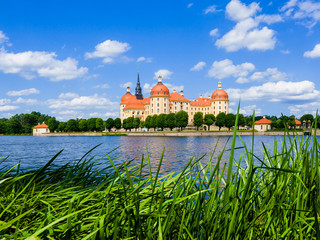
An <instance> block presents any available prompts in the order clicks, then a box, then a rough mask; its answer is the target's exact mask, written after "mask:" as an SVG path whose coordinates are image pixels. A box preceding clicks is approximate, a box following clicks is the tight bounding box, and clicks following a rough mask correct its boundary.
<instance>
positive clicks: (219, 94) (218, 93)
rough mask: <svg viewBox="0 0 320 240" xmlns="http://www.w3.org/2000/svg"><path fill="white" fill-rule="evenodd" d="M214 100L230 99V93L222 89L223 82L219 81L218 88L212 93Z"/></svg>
mask: <svg viewBox="0 0 320 240" xmlns="http://www.w3.org/2000/svg"><path fill="white" fill-rule="evenodd" d="M211 99H212V101H229V96H228V93H227V92H226V91H225V90H223V89H222V87H221V82H219V83H218V89H217V90H215V91H214V92H213V93H212V95H211Z"/></svg>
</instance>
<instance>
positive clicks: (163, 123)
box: [157, 113, 167, 131]
mask: <svg viewBox="0 0 320 240" xmlns="http://www.w3.org/2000/svg"><path fill="white" fill-rule="evenodd" d="M166 117H167V114H164V113H162V114H160V115H159V116H158V118H157V127H159V128H161V131H163V128H165V127H166V126H167V125H166Z"/></svg>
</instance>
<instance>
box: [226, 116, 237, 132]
mask: <svg viewBox="0 0 320 240" xmlns="http://www.w3.org/2000/svg"><path fill="white" fill-rule="evenodd" d="M235 122H236V115H234V114H233V113H228V114H227V115H226V122H225V126H226V127H227V128H228V129H229V131H230V129H231V127H234V124H235Z"/></svg>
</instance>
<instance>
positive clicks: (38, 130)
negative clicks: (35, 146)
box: [33, 122, 50, 136]
mask: <svg viewBox="0 0 320 240" xmlns="http://www.w3.org/2000/svg"><path fill="white" fill-rule="evenodd" d="M44 133H50V130H49V127H48V125H47V124H45V123H44V122H43V123H42V124H40V123H39V124H38V125H37V126H35V127H34V128H33V136H41V135H42V134H44Z"/></svg>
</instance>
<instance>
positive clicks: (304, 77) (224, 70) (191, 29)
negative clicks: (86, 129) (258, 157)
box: [0, 0, 320, 121]
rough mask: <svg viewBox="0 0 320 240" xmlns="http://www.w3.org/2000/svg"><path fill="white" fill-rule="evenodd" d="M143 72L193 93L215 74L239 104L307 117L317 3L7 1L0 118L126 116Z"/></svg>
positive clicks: (245, 109) (319, 70)
mask: <svg viewBox="0 0 320 240" xmlns="http://www.w3.org/2000/svg"><path fill="white" fill-rule="evenodd" d="M138 72H139V74H140V82H141V87H142V89H143V95H144V96H145V97H149V96H150V90H151V88H152V86H153V85H155V84H156V83H157V79H156V77H157V76H158V75H159V74H161V75H162V77H163V83H164V84H165V85H167V86H168V87H169V89H170V91H173V90H174V89H175V90H177V91H180V90H184V96H185V97H187V98H188V99H190V100H192V99H196V98H198V97H199V96H200V95H202V96H204V97H208V96H211V94H212V93H213V91H214V90H216V89H217V85H218V82H219V81H221V82H222V87H223V89H225V90H226V91H227V93H228V95H229V99H230V112H233V113H235V112H236V109H237V106H238V103H239V102H240V108H241V113H243V114H245V115H251V114H252V113H253V111H255V113H256V115H276V116H281V114H285V115H292V114H294V115H295V116H296V117H300V116H302V115H303V114H305V113H312V114H315V113H316V111H317V109H320V101H319V100H320V86H319V84H320V77H319V76H320V2H319V1H314V0H288V1H284V0H281V1H280V0H275V1H269V0H263V1H244V0H241V1H240V0H231V1H213V0H211V1H209V0H201V1H200V0H190V1H184V0H179V1H172V0H162V1H102V0H101V1H96V0H91V1H81V0H80V1H79V0H78V1H73V0H69V1H60V0H56V1H36V0H30V1H18V0H2V1H1V8H0V83H1V87H0V118H9V117H11V116H12V115H15V114H20V113H30V112H31V111H39V112H41V113H43V114H48V115H50V116H54V117H56V118H57V119H58V120H60V121H65V120H68V119H71V118H86V119H87V118H91V117H101V118H103V119H107V118H109V117H112V118H115V117H118V116H119V104H120V99H121V97H122V96H123V95H124V94H125V93H126V87H127V86H130V87H131V93H134V88H135V85H136V81H137V74H138Z"/></svg>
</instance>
